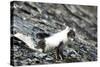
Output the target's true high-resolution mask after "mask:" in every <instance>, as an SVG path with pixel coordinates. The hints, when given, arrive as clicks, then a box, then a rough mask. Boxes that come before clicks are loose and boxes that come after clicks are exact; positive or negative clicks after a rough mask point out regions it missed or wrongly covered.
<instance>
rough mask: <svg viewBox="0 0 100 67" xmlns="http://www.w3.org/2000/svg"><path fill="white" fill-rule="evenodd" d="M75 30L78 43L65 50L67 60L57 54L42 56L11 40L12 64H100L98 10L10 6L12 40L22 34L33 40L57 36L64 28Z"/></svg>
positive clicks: (27, 4)
mask: <svg viewBox="0 0 100 67" xmlns="http://www.w3.org/2000/svg"><path fill="white" fill-rule="evenodd" d="M64 25H67V26H70V27H72V28H75V29H76V35H77V39H76V40H75V41H73V42H72V44H69V45H68V46H67V47H65V48H64V51H63V54H64V55H65V57H64V60H60V61H57V60H56V59H55V51H52V52H48V53H40V52H37V51H34V50H31V49H30V48H28V47H27V46H25V45H27V44H26V43H23V42H22V41H21V40H17V39H16V38H13V39H11V43H12V44H11V64H12V65H14V66H21V65H32V64H52V63H69V62H88V61H96V60H97V7H96V6H82V5H71V4H68V5H67V4H66V5H65V4H55V3H54V4H51V3H38V2H21V1H14V2H11V37H12V36H13V35H14V34H15V33H17V32H20V33H22V34H24V35H29V36H30V37H32V41H33V43H34V44H35V45H36V43H37V41H38V39H37V37H36V34H37V33H39V32H45V33H49V34H51V35H52V34H54V33H56V32H58V31H61V30H63V29H64V28H65V26H64Z"/></svg>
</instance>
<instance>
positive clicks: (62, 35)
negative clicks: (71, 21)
mask: <svg viewBox="0 0 100 67" xmlns="http://www.w3.org/2000/svg"><path fill="white" fill-rule="evenodd" d="M69 30H70V28H69V27H66V29H65V30H63V31H61V32H58V33H56V34H54V35H52V36H51V37H47V38H45V43H46V47H45V51H48V50H50V49H53V48H55V47H57V46H58V45H59V43H60V42H61V41H63V43H66V42H67V41H68V38H67V33H68V32H69Z"/></svg>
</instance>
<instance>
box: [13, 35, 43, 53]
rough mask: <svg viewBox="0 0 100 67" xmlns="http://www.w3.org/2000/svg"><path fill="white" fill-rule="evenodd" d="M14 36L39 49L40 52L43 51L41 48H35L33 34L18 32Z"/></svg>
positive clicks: (30, 46)
mask: <svg viewBox="0 0 100 67" xmlns="http://www.w3.org/2000/svg"><path fill="white" fill-rule="evenodd" d="M14 36H15V37H17V38H19V39H20V40H22V41H23V42H25V43H26V45H27V46H29V48H31V49H33V50H36V51H39V52H42V50H41V49H36V48H35V43H34V42H33V40H32V38H31V36H27V35H24V34H22V33H16V34H15V35H14Z"/></svg>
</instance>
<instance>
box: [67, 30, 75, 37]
mask: <svg viewBox="0 0 100 67" xmlns="http://www.w3.org/2000/svg"><path fill="white" fill-rule="evenodd" d="M67 35H68V37H71V38H74V37H75V31H73V30H70V31H69V32H68V34H67Z"/></svg>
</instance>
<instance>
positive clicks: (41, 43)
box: [36, 39, 46, 52]
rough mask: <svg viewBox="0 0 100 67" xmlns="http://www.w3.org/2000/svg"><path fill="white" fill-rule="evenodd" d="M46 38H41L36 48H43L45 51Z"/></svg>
mask: <svg viewBox="0 0 100 67" xmlns="http://www.w3.org/2000/svg"><path fill="white" fill-rule="evenodd" d="M45 46H46V45H45V40H44V39H41V40H40V41H39V42H38V44H37V46H36V48H38V49H39V48H41V49H43V52H44V49H45Z"/></svg>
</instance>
